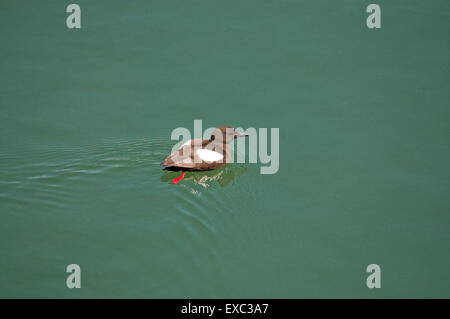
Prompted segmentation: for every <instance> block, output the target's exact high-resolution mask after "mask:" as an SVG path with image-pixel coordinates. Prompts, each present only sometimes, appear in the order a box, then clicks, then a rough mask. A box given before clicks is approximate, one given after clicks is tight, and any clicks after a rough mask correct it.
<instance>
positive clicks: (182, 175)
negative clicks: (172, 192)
mask: <svg viewBox="0 0 450 319" xmlns="http://www.w3.org/2000/svg"><path fill="white" fill-rule="evenodd" d="M184 174H186V172H182V173H181V176H180V177H177V178H174V179H173V180H172V183H173V184H178V182H179V181H181V180H182V179H183V178H184Z"/></svg>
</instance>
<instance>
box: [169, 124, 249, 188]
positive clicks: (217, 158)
mask: <svg viewBox="0 0 450 319" xmlns="http://www.w3.org/2000/svg"><path fill="white" fill-rule="evenodd" d="M241 136H247V135H246V134H240V133H238V132H236V131H235V130H234V128H232V127H231V126H220V127H218V128H216V129H215V130H214V131H213V132H212V134H211V137H210V139H209V140H202V139H193V140H189V141H187V142H186V143H184V144H183V145H182V146H181V147H180V148H179V149H178V150H176V151H175V152H173V153H172V154H170V155H169V156H168V157H167V158H166V159H165V160H164V161H163V162H162V163H161V166H163V167H164V168H165V169H167V170H173V171H180V170H181V171H182V175H181V176H180V177H178V178H175V179H173V180H172V182H173V183H174V184H177V183H178V182H179V181H180V180H182V179H183V178H184V177H185V172H186V171H210V170H216V169H218V168H221V167H224V166H225V165H227V164H228V163H230V162H231V150H230V146H229V145H228V144H229V143H230V142H231V141H233V140H234V139H235V138H238V137H241Z"/></svg>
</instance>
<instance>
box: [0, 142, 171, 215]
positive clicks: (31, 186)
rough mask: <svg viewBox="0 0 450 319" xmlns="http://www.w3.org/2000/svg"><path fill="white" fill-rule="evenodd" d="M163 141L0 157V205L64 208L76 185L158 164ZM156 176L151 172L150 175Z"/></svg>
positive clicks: (166, 145) (166, 146) (166, 144)
mask: <svg viewBox="0 0 450 319" xmlns="http://www.w3.org/2000/svg"><path fill="white" fill-rule="evenodd" d="M169 142H170V141H167V139H162V138H157V139H147V138H145V139H139V140H134V141H115V140H109V141H106V142H104V143H101V144H96V145H85V146H77V147H57V146H52V147H47V148H46V149H44V150H40V151H29V152H26V151H25V152H21V153H15V154H11V153H7V152H6V151H3V152H2V153H0V193H1V194H2V196H1V198H2V202H1V203H2V205H8V206H10V207H11V208H14V207H16V208H21V207H23V206H24V205H25V206H26V205H33V203H36V204H41V205H45V206H52V207H64V205H66V204H67V203H69V202H70V201H71V200H73V199H74V198H75V197H76V196H77V194H75V192H74V191H73V186H74V183H75V182H86V183H89V182H92V181H97V180H101V179H104V178H108V177H110V176H112V175H113V174H115V173H118V172H121V171H122V172H123V171H125V172H126V171H127V170H132V169H140V168H144V169H146V168H147V167H148V166H151V165H154V164H156V163H158V166H157V168H158V172H159V171H160V167H159V162H160V161H161V160H162V158H163V155H162V154H163V153H165V152H169V151H170V147H171V145H169ZM155 172H156V171H155Z"/></svg>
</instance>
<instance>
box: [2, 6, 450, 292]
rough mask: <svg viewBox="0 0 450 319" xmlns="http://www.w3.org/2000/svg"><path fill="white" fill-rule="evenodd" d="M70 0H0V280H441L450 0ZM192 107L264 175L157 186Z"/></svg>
mask: <svg viewBox="0 0 450 319" xmlns="http://www.w3.org/2000/svg"><path fill="white" fill-rule="evenodd" d="M72 2H73V1H71V2H69V1H33V2H31V1H27V2H25V1H15V0H14V1H13V0H2V1H1V3H0V39H1V50H0V107H1V113H0V121H1V122H0V124H1V125H0V139H1V148H0V214H1V215H0V216H1V223H0V297H44V298H46V297H63V298H80V297H101V298H103V297H127V298H128V297H149V298H160V297H180V298H188V297H189V298H196V297H205V298H209V297H235V298H241V297H254V298H257V297H263V298H281V297H287V298H305V297H339V298H346V297H362V298H391V297H450V274H449V268H450V267H449V266H450V253H449V251H450V232H449V230H450V216H449V213H450V200H449V187H450V185H449V183H450V180H449V177H450V176H449V169H448V163H449V160H450V150H449V136H450V134H449V132H450V130H449V120H450V110H449V99H450V88H449V80H450V74H449V70H450V38H449V35H450V26H449V21H450V2H448V1H447V0H434V1H419V0H409V1H406V0H401V1H400V0H397V1H392V0H389V1H388V0H378V1H376V3H378V4H379V5H380V6H381V9H382V28H381V29H378V30H369V29H368V28H367V27H366V24H365V20H366V17H367V15H368V14H367V13H366V7H367V5H368V4H369V3H371V2H373V1H357V0H340V1H336V0H327V1H325V0H314V1H312V0H309V1H300V0H297V1H256V0H254V1H248V0H244V1H234V0H233V1H224V0H220V1H206V0H204V1H181V0H180V1H131V2H130V1H111V0H110V1H97V0H96V1H92V0H89V1H87V0H77V1H76V2H75V3H78V4H79V5H80V7H81V16H82V28H81V29H80V30H75V29H74V30H70V29H68V28H67V27H66V25H65V21H66V17H67V15H68V14H67V13H66V12H65V11H66V10H65V9H66V6H67V5H68V4H69V3H72ZM195 119H202V120H203V126H204V127H205V128H206V127H215V126H220V125H232V126H236V127H244V128H248V127H255V128H260V127H268V128H270V127H278V128H279V129H280V170H279V172H278V173H277V174H274V175H261V174H260V173H259V168H260V164H234V165H232V166H229V167H227V168H225V169H222V170H218V171H214V172H209V173H188V174H187V175H186V179H185V180H183V181H182V182H180V183H179V184H178V185H171V184H170V179H171V178H173V177H176V176H178V174H175V173H168V172H164V171H162V170H161V167H160V166H159V163H160V162H161V161H162V160H163V159H164V158H165V156H167V155H168V154H169V152H170V150H171V148H172V146H173V145H174V144H175V143H176V142H177V141H171V140H170V133H171V131H172V130H173V129H174V128H176V127H186V128H188V129H190V130H193V121H194V120H195ZM72 263H75V264H79V265H80V267H81V269H82V279H81V280H82V288H81V289H68V288H67V287H66V278H67V276H68V274H67V273H66V266H67V265H69V264H72ZM372 263H375V264H379V265H380V267H381V271H382V275H381V285H382V286H381V288H380V289H368V288H367V286H366V277H367V276H368V274H367V273H366V267H367V265H369V264H372Z"/></svg>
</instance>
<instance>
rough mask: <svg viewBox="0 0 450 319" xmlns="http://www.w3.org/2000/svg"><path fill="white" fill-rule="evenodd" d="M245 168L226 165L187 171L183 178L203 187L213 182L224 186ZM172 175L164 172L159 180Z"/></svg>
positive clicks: (164, 180) (243, 166) (165, 180)
mask: <svg viewBox="0 0 450 319" xmlns="http://www.w3.org/2000/svg"><path fill="white" fill-rule="evenodd" d="M247 169H248V167H247V166H246V165H239V166H237V167H233V169H232V168H231V167H229V166H227V167H222V168H219V169H217V170H214V171H205V172H189V173H188V175H186V176H185V178H184V179H185V180H187V181H193V182H195V183H196V184H198V185H200V186H202V187H203V188H208V187H209V186H211V185H212V183H213V182H215V183H217V184H218V185H220V186H222V187H224V186H227V185H228V184H230V183H232V182H233V181H236V180H237V179H238V178H239V177H240V176H241V175H242V174H244V173H245V171H247ZM172 175H173V173H171V172H166V173H165V174H163V176H161V181H163V182H167V181H170V180H172V178H173V176H172Z"/></svg>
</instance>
